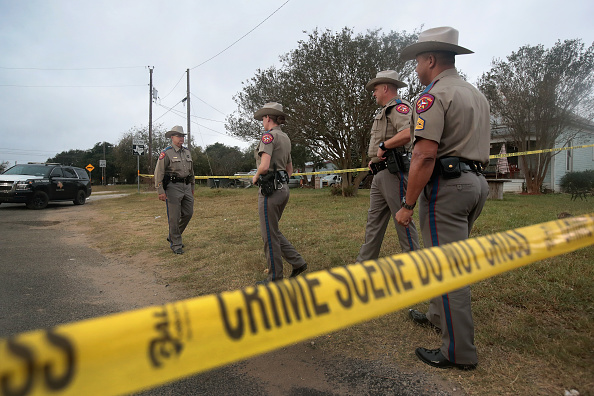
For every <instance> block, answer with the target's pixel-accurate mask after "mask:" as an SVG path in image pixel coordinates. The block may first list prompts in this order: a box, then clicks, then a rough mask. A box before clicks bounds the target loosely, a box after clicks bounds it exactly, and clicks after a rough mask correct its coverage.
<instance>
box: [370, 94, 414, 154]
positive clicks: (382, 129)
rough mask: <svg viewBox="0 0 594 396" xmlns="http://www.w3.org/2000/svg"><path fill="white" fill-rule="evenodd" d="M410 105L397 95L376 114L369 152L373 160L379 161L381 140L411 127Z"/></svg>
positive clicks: (383, 140)
mask: <svg viewBox="0 0 594 396" xmlns="http://www.w3.org/2000/svg"><path fill="white" fill-rule="evenodd" d="M410 107H411V106H410V103H408V102H407V101H406V100H402V99H399V98H398V97H395V98H394V99H392V100H390V101H389V102H388V103H387V104H386V105H385V106H384V107H382V108H381V109H380V111H379V112H378V113H377V114H376V116H375V119H374V120H373V126H372V127H371V139H370V141H369V150H368V152H367V155H368V156H369V158H370V159H371V161H372V162H378V161H379V158H378V157H377V150H378V149H379V145H380V143H381V142H385V141H386V140H388V139H390V138H391V137H392V136H394V135H396V134H397V133H398V132H400V131H402V130H403V129H407V128H409V127H410ZM405 147H407V146H405ZM407 148H408V147H407Z"/></svg>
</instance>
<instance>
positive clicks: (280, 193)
mask: <svg viewBox="0 0 594 396" xmlns="http://www.w3.org/2000/svg"><path fill="white" fill-rule="evenodd" d="M287 202H289V185H288V184H283V187H282V188H281V189H279V190H276V191H275V192H274V193H273V194H272V195H270V196H269V197H265V196H263V195H262V193H258V213H259V214H260V233H261V234H262V240H263V241H264V253H265V254H266V260H267V262H268V265H269V267H268V268H269V272H268V280H269V281H276V280H280V279H282V278H283V260H282V259H283V258H284V259H285V260H286V261H287V262H288V263H289V264H291V266H293V268H298V267H301V266H303V265H305V260H304V259H303V257H301V255H300V254H299V253H298V252H297V250H296V249H295V247H293V245H292V244H291V242H289V241H288V240H287V238H285V236H284V235H283V234H282V233H281V232H280V230H279V228H278V223H279V221H280V219H281V216H282V214H283V211H284V210H285V206H286V205H287Z"/></svg>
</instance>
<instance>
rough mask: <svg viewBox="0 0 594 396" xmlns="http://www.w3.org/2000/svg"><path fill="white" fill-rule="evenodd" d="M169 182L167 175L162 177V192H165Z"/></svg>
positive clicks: (169, 177)
mask: <svg viewBox="0 0 594 396" xmlns="http://www.w3.org/2000/svg"><path fill="white" fill-rule="evenodd" d="M170 181H171V175H169V174H165V175H163V190H167V186H168V185H169V182H170Z"/></svg>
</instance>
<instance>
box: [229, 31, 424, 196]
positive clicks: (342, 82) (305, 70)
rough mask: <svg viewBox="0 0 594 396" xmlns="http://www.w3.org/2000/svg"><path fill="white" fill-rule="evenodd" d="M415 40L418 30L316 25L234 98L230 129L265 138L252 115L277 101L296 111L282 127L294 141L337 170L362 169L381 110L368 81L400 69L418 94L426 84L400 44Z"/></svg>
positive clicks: (290, 111)
mask: <svg viewBox="0 0 594 396" xmlns="http://www.w3.org/2000/svg"><path fill="white" fill-rule="evenodd" d="M416 38H417V34H416V33H412V34H407V33H406V32H390V33H388V34H382V33H381V32H380V30H376V31H368V32H367V33H366V34H356V35H355V34H354V33H353V31H352V30H351V29H349V28H344V29H343V30H342V31H340V32H336V33H334V32H331V31H329V30H326V31H324V32H319V31H318V30H315V31H313V32H312V33H310V34H309V35H308V40H307V41H300V42H299V43H298V46H297V49H295V50H293V51H291V52H290V53H288V54H285V55H283V56H281V57H280V60H281V64H282V66H281V67H280V68H275V67H271V68H270V69H267V70H264V71H262V70H258V71H257V73H256V75H255V76H254V77H253V78H252V79H251V80H250V81H249V82H247V83H246V84H245V85H244V88H243V91H241V92H239V93H238V94H237V95H235V96H234V100H235V102H236V103H237V105H238V110H237V112H235V113H234V114H232V115H231V116H230V117H228V118H227V125H226V126H227V130H229V131H230V132H231V134H233V135H235V136H238V137H242V138H244V139H246V140H252V139H254V140H255V139H258V138H259V137H260V135H261V127H260V125H259V123H258V122H257V121H255V120H253V113H254V112H255V111H256V110H257V109H258V108H260V107H261V106H262V105H263V104H264V103H266V102H269V101H277V102H280V103H282V104H283V106H284V108H285V110H286V112H287V114H288V115H289V122H288V123H287V125H286V127H283V130H284V131H285V132H286V133H287V134H288V135H289V137H290V138H291V140H292V141H293V142H294V143H296V144H301V145H304V146H306V147H307V148H308V149H309V150H311V152H312V153H313V154H315V155H317V156H319V157H321V158H325V159H327V160H330V161H332V162H333V163H334V164H335V165H336V166H337V167H338V168H342V169H344V168H354V167H360V166H361V165H362V164H366V163H367V145H368V144H369V139H370V129H371V125H372V121H373V116H374V114H375V112H376V111H377V104H376V103H375V100H374V99H373V98H372V96H371V95H370V94H369V93H368V92H367V91H365V88H364V87H365V84H366V83H367V82H368V81H369V80H370V79H371V78H373V77H375V75H376V73H377V72H378V71H380V70H386V69H393V70H396V71H398V72H399V73H400V75H401V77H402V79H403V80H404V81H407V80H408V82H409V86H410V87H409V89H408V90H405V92H403V94H404V96H405V97H406V98H412V97H414V96H416V95H417V94H418V93H419V92H420V90H421V87H420V85H419V83H418V81H417V79H416V74H415V73H414V65H413V64H412V63H411V62H408V63H405V62H403V61H401V60H400V58H399V54H400V52H401V50H402V49H403V48H404V47H406V46H407V45H409V44H411V43H413V42H415V41H416ZM364 176H365V174H362V175H360V176H359V177H358V178H357V179H356V180H355V181H354V184H355V185H358V183H359V180H361V179H362V178H363V177H364ZM350 184H353V178H352V175H347V176H346V177H343V188H344V187H346V186H347V185H350Z"/></svg>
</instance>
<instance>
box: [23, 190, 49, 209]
mask: <svg viewBox="0 0 594 396" xmlns="http://www.w3.org/2000/svg"><path fill="white" fill-rule="evenodd" d="M48 202H49V197H48V196H47V194H46V193H44V192H43V191H35V192H34V193H33V196H32V197H31V199H30V200H29V201H28V202H27V207H28V208H29V209H36V210H38V209H45V207H46V206H47V203H48Z"/></svg>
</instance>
